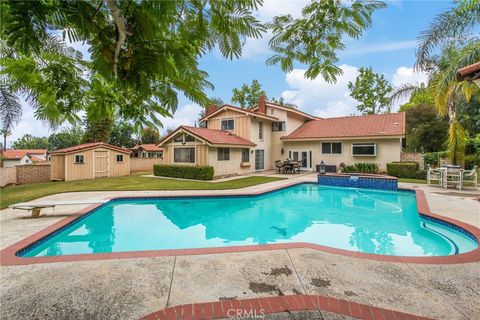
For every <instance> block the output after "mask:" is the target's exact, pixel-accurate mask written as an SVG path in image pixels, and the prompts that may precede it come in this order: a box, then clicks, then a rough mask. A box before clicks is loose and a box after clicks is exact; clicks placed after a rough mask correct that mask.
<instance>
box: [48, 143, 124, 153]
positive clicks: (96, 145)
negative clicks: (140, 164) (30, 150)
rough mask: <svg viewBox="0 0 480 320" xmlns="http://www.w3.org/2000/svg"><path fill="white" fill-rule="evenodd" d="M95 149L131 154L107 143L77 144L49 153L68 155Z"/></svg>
mask: <svg viewBox="0 0 480 320" xmlns="http://www.w3.org/2000/svg"><path fill="white" fill-rule="evenodd" d="M95 148H105V149H109V150H114V151H118V152H121V153H128V154H130V153H132V152H131V151H130V150H128V149H125V148H121V147H117V146H114V145H111V144H108V143H105V142H90V143H84V144H79V145H76V146H73V147H68V148H64V149H59V150H55V151H52V152H50V154H69V153H72V152H78V151H84V150H90V149H95Z"/></svg>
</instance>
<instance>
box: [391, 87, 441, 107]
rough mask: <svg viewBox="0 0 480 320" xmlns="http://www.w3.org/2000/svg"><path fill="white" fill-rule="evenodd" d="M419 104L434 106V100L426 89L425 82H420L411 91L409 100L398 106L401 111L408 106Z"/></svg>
mask: <svg viewBox="0 0 480 320" xmlns="http://www.w3.org/2000/svg"><path fill="white" fill-rule="evenodd" d="M420 104H424V105H429V106H434V105H435V101H434V98H433V96H432V94H431V92H430V91H428V90H427V88H426V86H425V84H423V83H421V84H420V85H419V86H418V88H417V89H416V90H415V91H414V92H412V95H411V96H410V100H409V101H408V102H407V103H404V104H402V105H401V106H400V110H399V111H401V112H405V111H407V110H409V109H410V108H413V107H416V106H418V105H420Z"/></svg>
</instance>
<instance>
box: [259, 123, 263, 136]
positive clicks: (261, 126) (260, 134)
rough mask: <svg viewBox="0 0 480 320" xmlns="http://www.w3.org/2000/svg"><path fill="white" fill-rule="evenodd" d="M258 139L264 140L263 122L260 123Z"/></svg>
mask: <svg viewBox="0 0 480 320" xmlns="http://www.w3.org/2000/svg"><path fill="white" fill-rule="evenodd" d="M258 139H260V140H263V122H259V123H258Z"/></svg>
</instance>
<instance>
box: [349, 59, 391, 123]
mask: <svg viewBox="0 0 480 320" xmlns="http://www.w3.org/2000/svg"><path fill="white" fill-rule="evenodd" d="M348 89H350V96H351V97H353V98H354V99H355V100H357V101H358V102H360V104H359V105H357V109H358V110H359V111H360V112H362V114H376V113H381V112H387V113H388V112H390V104H389V95H390V93H391V92H392V86H391V85H390V84H389V82H388V81H387V79H385V77H384V76H383V75H380V74H378V73H375V72H373V69H372V68H371V67H369V68H365V67H361V68H360V74H359V75H358V77H357V79H356V80H355V83H352V82H349V83H348Z"/></svg>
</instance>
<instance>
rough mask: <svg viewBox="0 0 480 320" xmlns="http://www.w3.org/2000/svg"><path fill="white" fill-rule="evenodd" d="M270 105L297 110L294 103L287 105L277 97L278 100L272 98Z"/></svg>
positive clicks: (281, 98)
mask: <svg viewBox="0 0 480 320" xmlns="http://www.w3.org/2000/svg"><path fill="white" fill-rule="evenodd" d="M270 101H271V102H272V103H275V104H278V105H280V106H284V107H289V108H294V109H297V108H298V106H297V105H296V104H294V103H288V102H285V100H284V99H283V97H279V98H278V99H277V98H275V97H272V100H270Z"/></svg>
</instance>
